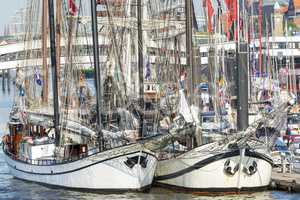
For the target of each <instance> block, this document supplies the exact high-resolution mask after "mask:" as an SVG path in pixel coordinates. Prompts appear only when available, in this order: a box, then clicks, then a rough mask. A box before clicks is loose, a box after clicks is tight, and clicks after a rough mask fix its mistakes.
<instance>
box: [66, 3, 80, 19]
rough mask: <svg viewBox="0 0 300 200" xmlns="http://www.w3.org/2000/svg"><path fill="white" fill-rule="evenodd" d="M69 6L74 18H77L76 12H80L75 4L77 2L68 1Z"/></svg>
mask: <svg viewBox="0 0 300 200" xmlns="http://www.w3.org/2000/svg"><path fill="white" fill-rule="evenodd" d="M68 6H69V13H70V14H71V15H72V16H75V15H76V12H77V10H78V9H77V7H76V4H75V0H68Z"/></svg>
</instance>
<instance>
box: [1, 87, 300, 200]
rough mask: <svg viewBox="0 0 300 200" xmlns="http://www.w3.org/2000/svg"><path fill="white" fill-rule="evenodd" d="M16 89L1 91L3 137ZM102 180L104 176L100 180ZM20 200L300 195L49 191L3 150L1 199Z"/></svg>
mask: <svg viewBox="0 0 300 200" xmlns="http://www.w3.org/2000/svg"><path fill="white" fill-rule="evenodd" d="M13 95H14V90H13V86H11V91H10V92H8V91H3V90H0V134H1V136H2V135H3V134H4V133H5V131H7V130H6V129H7V128H6V122H7V120H8V114H9V111H10V108H11V105H12V100H13ZM100 178H101V177H100ZM2 199H3V200H9V199H12V200H18V199H28V200H29V199H33V200H35V199H65V200H67V199H88V200H93V199H97V200H102V199H103V200H104V199H105V200H121V199H128V200H129V199H130V200H156V199H157V200H186V199H193V200H300V194H295V193H294V194H293V193H286V192H280V191H266V192H259V193H249V194H241V195H230V196H217V197H203V196H197V195H193V194H190V193H179V192H174V191H170V190H166V189H162V188H152V189H151V190H150V192H149V193H120V194H99V193H90V192H79V191H70V190H65V189H60V188H49V187H46V186H43V185H39V184H37V183H31V182H26V181H22V180H18V179H15V178H13V177H12V176H11V175H10V174H9V170H8V167H7V166H6V163H5V161H4V159H3V152H2V150H1V151H0V200H2Z"/></svg>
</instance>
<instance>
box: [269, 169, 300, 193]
mask: <svg viewBox="0 0 300 200" xmlns="http://www.w3.org/2000/svg"><path fill="white" fill-rule="evenodd" d="M270 189H272V190H284V191H288V192H300V174H298V173H296V172H293V171H291V172H285V173H283V172H282V170H281V169H280V168H274V169H273V171H272V179H271V183H270Z"/></svg>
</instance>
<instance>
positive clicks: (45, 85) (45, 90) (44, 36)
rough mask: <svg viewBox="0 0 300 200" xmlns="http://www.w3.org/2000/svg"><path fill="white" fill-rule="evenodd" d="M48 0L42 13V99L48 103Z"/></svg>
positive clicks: (44, 3)
mask: <svg viewBox="0 0 300 200" xmlns="http://www.w3.org/2000/svg"><path fill="white" fill-rule="evenodd" d="M47 16H48V0H44V1H43V14H42V56H43V96H42V101H43V103H44V104H47V103H48V87H49V86H48V71H49V70H48V64H47V58H48V52H47V34H48V31H47V30H48V26H47V25H48V19H47Z"/></svg>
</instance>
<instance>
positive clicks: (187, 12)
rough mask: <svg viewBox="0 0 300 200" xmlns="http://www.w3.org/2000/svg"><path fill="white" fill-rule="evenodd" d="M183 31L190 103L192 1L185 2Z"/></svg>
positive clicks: (191, 98) (191, 90)
mask: <svg viewBox="0 0 300 200" xmlns="http://www.w3.org/2000/svg"><path fill="white" fill-rule="evenodd" d="M185 16H186V17H185V24H186V25H185V30H186V66H187V67H189V68H190V69H189V70H190V74H191V79H190V81H191V82H190V91H189V94H190V98H189V101H190V103H191V102H192V100H193V99H194V98H193V97H192V94H193V92H194V65H193V49H192V48H193V41H192V36H193V35H192V34H193V33H192V25H193V24H192V19H193V16H192V1H191V0H185Z"/></svg>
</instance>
